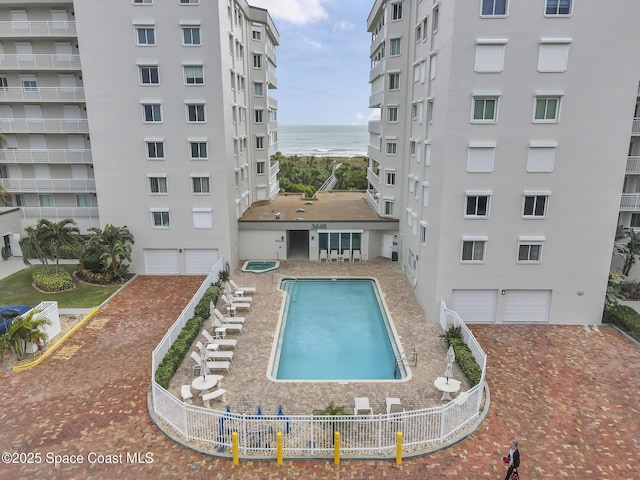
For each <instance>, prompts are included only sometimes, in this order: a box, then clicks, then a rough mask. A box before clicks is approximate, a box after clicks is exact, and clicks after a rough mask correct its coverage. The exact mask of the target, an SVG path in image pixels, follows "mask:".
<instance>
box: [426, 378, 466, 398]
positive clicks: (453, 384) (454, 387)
mask: <svg viewBox="0 0 640 480" xmlns="http://www.w3.org/2000/svg"><path fill="white" fill-rule="evenodd" d="M461 383H462V382H460V380H454V379H453V378H447V377H438V378H436V379H435V380H434V382H433V385H434V386H435V387H436V388H437V389H438V390H440V391H441V392H443V393H442V398H441V399H440V400H442V401H445V400H447V401H448V400H452V398H451V394H452V393H454V392H457V391H458V390H460V384H461Z"/></svg>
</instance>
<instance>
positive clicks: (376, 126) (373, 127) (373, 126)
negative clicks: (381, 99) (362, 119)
mask: <svg viewBox="0 0 640 480" xmlns="http://www.w3.org/2000/svg"><path fill="white" fill-rule="evenodd" d="M367 131H368V132H369V133H376V134H378V135H380V132H381V123H380V120H374V121H371V122H369V126H368V127H367Z"/></svg>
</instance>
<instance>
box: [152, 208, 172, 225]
mask: <svg viewBox="0 0 640 480" xmlns="http://www.w3.org/2000/svg"><path fill="white" fill-rule="evenodd" d="M151 222H152V224H153V226H154V227H155V228H169V227H171V222H170V221H169V211H168V210H159V211H156V212H151Z"/></svg>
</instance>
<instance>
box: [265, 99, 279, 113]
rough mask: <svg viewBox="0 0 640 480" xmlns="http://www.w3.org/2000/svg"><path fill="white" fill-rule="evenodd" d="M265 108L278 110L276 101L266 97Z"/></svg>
mask: <svg viewBox="0 0 640 480" xmlns="http://www.w3.org/2000/svg"><path fill="white" fill-rule="evenodd" d="M267 106H268V107H269V108H275V109H276V110H277V109H278V100H276V99H275V98H273V97H268V98H267Z"/></svg>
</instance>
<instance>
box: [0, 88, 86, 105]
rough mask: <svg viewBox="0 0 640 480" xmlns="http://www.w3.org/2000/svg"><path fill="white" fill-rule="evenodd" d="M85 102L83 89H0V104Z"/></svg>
mask: <svg viewBox="0 0 640 480" xmlns="http://www.w3.org/2000/svg"><path fill="white" fill-rule="evenodd" d="M62 101H64V102H84V88H83V87H44V88H42V87H39V88H34V89H33V90H31V89H25V88H20V87H9V88H6V87H5V88H0V102H62Z"/></svg>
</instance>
